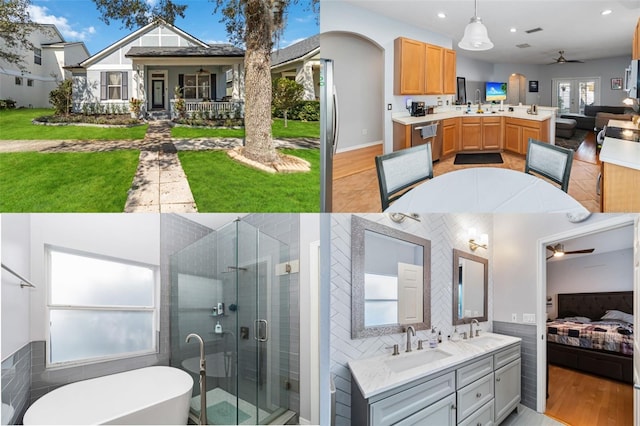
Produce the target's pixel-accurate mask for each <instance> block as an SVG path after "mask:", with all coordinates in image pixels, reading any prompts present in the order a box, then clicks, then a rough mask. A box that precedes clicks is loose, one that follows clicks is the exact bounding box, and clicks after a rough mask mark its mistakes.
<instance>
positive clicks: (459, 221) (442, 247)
mask: <svg viewBox="0 0 640 426" xmlns="http://www.w3.org/2000/svg"><path fill="white" fill-rule="evenodd" d="M361 216H362V217H364V218H365V219H368V220H370V221H373V222H378V223H381V224H384V225H386V226H389V227H392V228H397V229H400V230H402V231H405V232H407V233H410V234H414V235H419V236H421V237H424V238H426V239H428V240H430V241H431V324H432V325H433V326H435V327H436V328H437V329H438V330H440V331H442V334H443V336H445V338H446V336H447V335H450V334H451V333H452V331H453V326H452V322H453V318H452V304H453V293H452V279H453V277H452V274H453V272H452V271H453V266H452V262H453V249H454V248H457V249H460V250H463V251H466V252H469V244H468V237H467V230H468V228H470V227H475V228H476V229H477V230H478V232H480V233H488V234H489V249H488V250H484V249H481V251H478V252H476V254H477V255H479V256H482V257H486V258H487V259H489V265H491V235H492V233H493V220H492V216H491V215H478V214H473V215H470V214H447V215H442V214H427V215H421V217H420V219H421V222H416V221H413V220H410V219H406V220H405V221H404V222H403V223H401V224H396V223H394V222H392V221H391V220H390V219H389V218H388V217H387V216H386V215H383V214H366V215H361ZM492 290H493V277H492V274H491V268H489V297H488V300H489V307H488V309H489V322H486V323H481V324H480V325H481V328H482V329H483V330H488V331H490V330H491V322H492V317H491V312H493V298H492ZM426 333H427V332H426V331H418V332H416V337H415V339H425V338H426V337H427V334H426ZM404 342H405V335H404V334H392V335H386V336H380V337H371V338H364V339H353V340H352V339H351V215H350V214H332V215H331V374H332V376H333V378H334V380H335V385H336V425H338V426H341V425H345V426H346V425H350V424H351V374H350V372H349V367H348V365H347V363H348V362H349V361H351V360H355V359H361V358H368V357H372V356H376V355H381V354H384V353H386V352H388V350H387V349H385V347H387V346H391V345H393V344H396V343H398V344H400V345H401V346H402V344H403V343H404Z"/></svg>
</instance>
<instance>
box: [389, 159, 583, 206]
mask: <svg viewBox="0 0 640 426" xmlns="http://www.w3.org/2000/svg"><path fill="white" fill-rule="evenodd" d="M386 211H387V212H403V213H409V212H411V213H419V212H424V213H427V212H434V213H438V212H442V213H465V212H477V213H490V212H496V213H498V212H504V213H541V212H545V213H567V214H569V215H571V216H572V217H575V218H586V217H587V216H588V215H589V211H588V210H587V209H586V208H585V207H584V206H582V204H580V203H579V202H578V201H576V200H575V199H574V198H572V197H571V196H570V195H569V194H567V193H566V192H564V191H562V190H561V189H560V188H559V187H556V186H554V185H552V184H551V183H549V182H547V181H545V180H543V179H540V178H538V177H536V176H533V175H530V174H527V173H524V172H519V171H516V170H511V169H501V168H495V167H475V168H468V169H462V170H456V171H453V172H449V173H445V174H443V175H440V176H436V177H434V178H433V179H430V180H428V181H426V182H423V183H421V184H420V185H418V186H416V187H415V188H413V189H411V190H410V191H408V192H407V193H405V194H404V195H402V196H401V197H400V198H399V199H398V200H397V201H396V202H395V203H393V204H392V205H391V206H390V207H389V208H388V209H387V210H386Z"/></svg>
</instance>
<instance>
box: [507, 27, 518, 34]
mask: <svg viewBox="0 0 640 426" xmlns="http://www.w3.org/2000/svg"><path fill="white" fill-rule="evenodd" d="M509 31H511V32H512V33H515V32H516V31H518V30H517V29H515V28H511V29H509Z"/></svg>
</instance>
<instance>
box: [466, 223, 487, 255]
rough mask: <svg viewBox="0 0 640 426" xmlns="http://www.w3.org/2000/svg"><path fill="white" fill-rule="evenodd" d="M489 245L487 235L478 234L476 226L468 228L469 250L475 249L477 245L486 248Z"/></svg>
mask: <svg viewBox="0 0 640 426" xmlns="http://www.w3.org/2000/svg"><path fill="white" fill-rule="evenodd" d="M488 245H489V235H488V234H480V235H478V232H477V231H476V228H469V248H470V249H471V251H476V249H477V248H478V247H482V248H483V249H485V250H486V249H487V247H488Z"/></svg>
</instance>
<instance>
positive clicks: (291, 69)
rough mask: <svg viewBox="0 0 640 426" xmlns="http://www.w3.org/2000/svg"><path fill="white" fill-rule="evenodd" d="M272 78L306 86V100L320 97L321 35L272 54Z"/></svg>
mask: <svg viewBox="0 0 640 426" xmlns="http://www.w3.org/2000/svg"><path fill="white" fill-rule="evenodd" d="M271 77H272V78H274V79H275V78H277V77H285V78H289V79H291V80H295V81H297V82H298V83H300V84H302V85H303V86H304V99H305V100H315V99H319V97H320V35H319V34H316V35H314V36H312V37H309V38H307V39H304V40H302V41H299V42H298V43H295V44H292V45H291V46H289V47H285V48H284V49H280V50H276V51H274V52H273V53H272V54H271Z"/></svg>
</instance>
